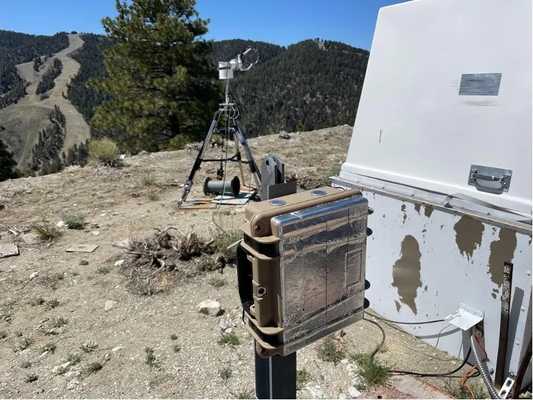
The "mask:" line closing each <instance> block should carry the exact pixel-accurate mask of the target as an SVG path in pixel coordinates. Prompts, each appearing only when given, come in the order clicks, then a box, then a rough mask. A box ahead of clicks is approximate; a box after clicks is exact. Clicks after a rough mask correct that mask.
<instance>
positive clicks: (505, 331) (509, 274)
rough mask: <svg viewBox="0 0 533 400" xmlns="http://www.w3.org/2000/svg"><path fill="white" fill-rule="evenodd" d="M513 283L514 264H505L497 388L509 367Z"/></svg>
mask: <svg viewBox="0 0 533 400" xmlns="http://www.w3.org/2000/svg"><path fill="white" fill-rule="evenodd" d="M512 282H513V264H511V263H510V262H505V263H504V264H503V284H502V295H501V300H502V308H501V317H500V340H499V344H498V357H497V360H496V373H495V374H494V384H495V385H496V386H497V387H501V386H502V385H503V381H504V380H505V367H506V366H507V341H508V338H509V315H510V312H511V292H512Z"/></svg>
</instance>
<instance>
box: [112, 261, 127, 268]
mask: <svg viewBox="0 0 533 400" xmlns="http://www.w3.org/2000/svg"><path fill="white" fill-rule="evenodd" d="M124 262H125V260H118V261H115V264H113V265H114V266H115V267H120V266H121V265H122V264H124Z"/></svg>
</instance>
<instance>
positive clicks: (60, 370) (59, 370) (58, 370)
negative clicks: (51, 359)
mask: <svg viewBox="0 0 533 400" xmlns="http://www.w3.org/2000/svg"><path fill="white" fill-rule="evenodd" d="M70 365H71V362H70V361H67V362H66V363H64V364H60V365H56V366H55V367H54V368H52V373H53V374H54V375H63V374H64V373H65V372H67V371H68V369H69V367H70Z"/></svg>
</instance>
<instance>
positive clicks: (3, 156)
mask: <svg viewBox="0 0 533 400" xmlns="http://www.w3.org/2000/svg"><path fill="white" fill-rule="evenodd" d="M16 165H17V163H16V162H15V160H14V159H13V155H12V154H11V153H10V152H9V150H8V149H7V146H6V145H5V143H4V142H2V140H0V182H1V181H5V180H6V179H10V178H15V177H16V174H15V170H14V168H15V166H16Z"/></svg>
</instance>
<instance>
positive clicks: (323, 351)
mask: <svg viewBox="0 0 533 400" xmlns="http://www.w3.org/2000/svg"><path fill="white" fill-rule="evenodd" d="M318 358H320V359H321V360H322V361H327V362H332V363H334V364H337V363H338V362H339V361H340V360H342V359H343V358H346V352H345V351H344V349H342V348H340V347H339V346H337V343H336V341H335V340H334V339H333V338H332V337H331V336H328V337H326V338H325V339H324V340H323V341H322V343H321V344H320V346H319V347H318Z"/></svg>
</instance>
